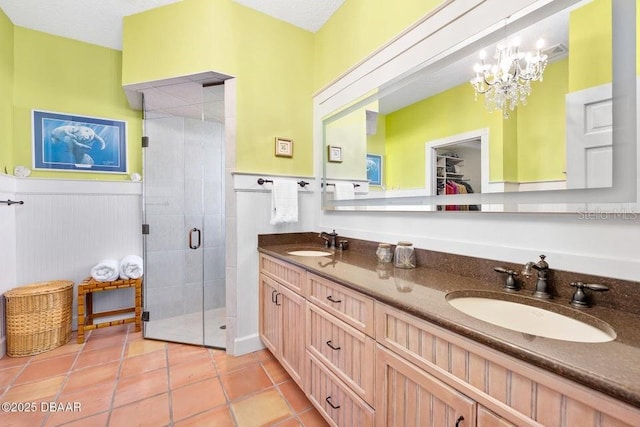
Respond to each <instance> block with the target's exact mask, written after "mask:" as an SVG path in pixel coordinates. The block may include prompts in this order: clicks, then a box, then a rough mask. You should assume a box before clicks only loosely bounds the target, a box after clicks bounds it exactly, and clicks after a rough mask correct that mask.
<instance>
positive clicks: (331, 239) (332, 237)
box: [319, 230, 338, 249]
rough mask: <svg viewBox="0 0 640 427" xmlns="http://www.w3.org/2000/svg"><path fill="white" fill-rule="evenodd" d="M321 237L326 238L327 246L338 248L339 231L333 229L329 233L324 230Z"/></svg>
mask: <svg viewBox="0 0 640 427" xmlns="http://www.w3.org/2000/svg"><path fill="white" fill-rule="evenodd" d="M319 237H321V238H322V240H324V247H325V248H331V249H335V248H336V241H337V239H338V233H336V230H333V232H332V233H327V232H325V231H323V232H322V233H320V235H319Z"/></svg>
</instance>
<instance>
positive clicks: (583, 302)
mask: <svg viewBox="0 0 640 427" xmlns="http://www.w3.org/2000/svg"><path fill="white" fill-rule="evenodd" d="M571 286H573V287H574V288H576V291H575V292H574V293H573V296H572V297H571V301H570V302H569V304H571V305H572V306H574V307H577V308H585V307H589V306H591V303H590V301H589V297H588V296H587V294H586V293H585V292H584V290H585V289H591V290H592V291H598V292H604V291H608V290H609V288H608V287H607V286H605V285H601V284H599V283H582V282H573V283H571Z"/></svg>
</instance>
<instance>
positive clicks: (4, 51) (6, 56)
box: [0, 10, 14, 174]
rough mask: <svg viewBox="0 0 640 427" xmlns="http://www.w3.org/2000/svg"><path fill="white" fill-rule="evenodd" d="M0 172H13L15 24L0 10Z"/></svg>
mask: <svg viewBox="0 0 640 427" xmlns="http://www.w3.org/2000/svg"><path fill="white" fill-rule="evenodd" d="M0 94H2V95H1V96H0V173H4V172H5V168H6V171H7V172H8V173H10V174H12V173H13V166H14V163H13V24H12V23H11V21H10V20H9V18H7V15H5V14H4V12H3V11H2V10H0Z"/></svg>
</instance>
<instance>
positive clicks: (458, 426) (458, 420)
mask: <svg viewBox="0 0 640 427" xmlns="http://www.w3.org/2000/svg"><path fill="white" fill-rule="evenodd" d="M462 421H464V417H463V416H462V415H460V416H459V417H458V419H457V420H456V427H460V423H461V422H462Z"/></svg>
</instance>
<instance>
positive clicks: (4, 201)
mask: <svg viewBox="0 0 640 427" xmlns="http://www.w3.org/2000/svg"><path fill="white" fill-rule="evenodd" d="M0 203H4V204H5V205H7V206H11V205H24V202H23V201H22V200H20V201H19V202H17V201H15V200H11V199H9V200H0Z"/></svg>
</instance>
